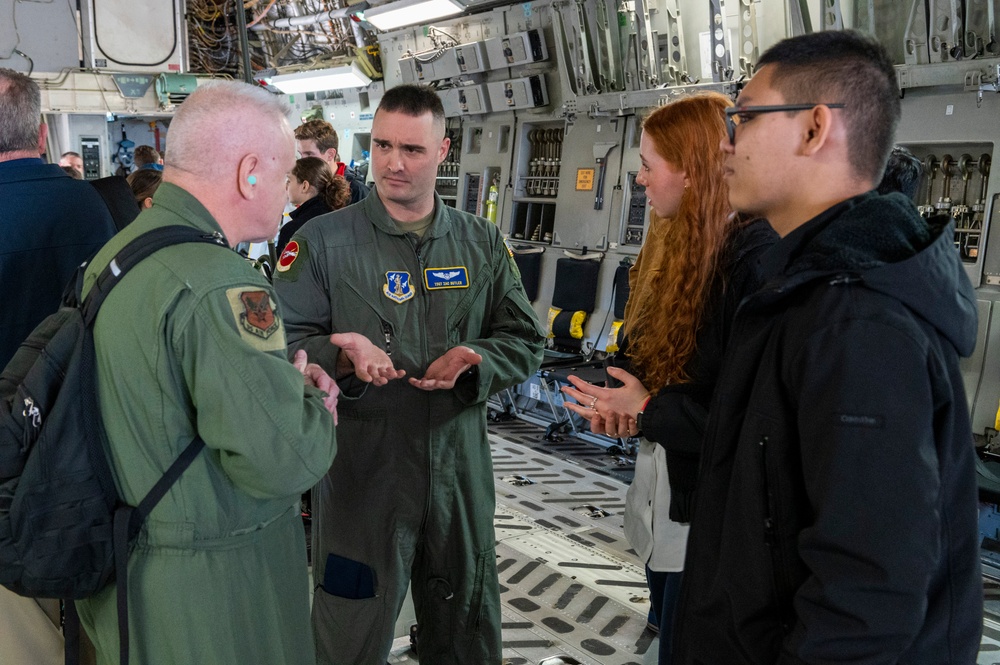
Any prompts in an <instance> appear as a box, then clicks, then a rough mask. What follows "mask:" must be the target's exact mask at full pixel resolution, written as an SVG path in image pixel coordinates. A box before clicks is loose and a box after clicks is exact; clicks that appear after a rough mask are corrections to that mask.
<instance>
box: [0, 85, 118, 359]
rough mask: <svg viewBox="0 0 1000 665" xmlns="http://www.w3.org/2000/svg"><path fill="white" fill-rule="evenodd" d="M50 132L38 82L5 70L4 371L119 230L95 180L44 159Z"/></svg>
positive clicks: (0, 171)
mask: <svg viewBox="0 0 1000 665" xmlns="http://www.w3.org/2000/svg"><path fill="white" fill-rule="evenodd" d="M47 134H48V128H47V127H46V125H45V124H43V123H42V113H41V92H40V91H39V88H38V84H37V83H35V82H34V81H32V80H31V79H30V78H28V77H27V76H25V75H24V74H21V73H18V72H15V71H13V70H10V69H0V201H3V205H2V207H0V229H2V232H0V284H3V287H4V293H5V294H6V297H5V298H4V304H3V316H0V368H3V367H4V366H5V365H6V364H7V362H8V361H9V360H10V359H11V357H12V356H13V355H14V351H16V350H17V347H18V345H19V344H20V343H21V342H23V341H24V339H25V338H26V337H27V336H28V334H29V333H30V332H31V331H32V330H33V329H34V327H35V326H36V325H38V324H39V323H40V322H41V321H42V319H44V318H45V317H46V316H48V315H49V314H52V313H53V312H55V311H56V310H57V309H59V302H60V297H61V296H62V292H63V289H64V288H65V286H66V284H67V283H68V282H69V280H70V278H71V277H72V276H73V273H74V271H75V270H76V268H77V266H79V265H80V263H82V262H83V261H84V260H85V259H87V258H89V257H90V256H91V255H92V254H93V253H94V252H96V251H97V250H98V249H99V248H100V247H101V246H102V245H103V244H104V243H105V242H107V240H108V239H109V238H110V237H111V236H112V235H114V226H113V224H112V221H111V213H109V212H108V208H107V206H105V205H104V201H102V200H101V197H100V196H99V195H98V194H97V192H96V191H95V190H94V188H93V187H91V186H90V183H87V182H83V181H80V180H75V179H73V178H71V177H69V176H68V175H66V173H65V172H64V171H63V170H62V169H61V168H60V167H59V166H57V165H55V164H45V163H44V162H43V161H42V160H41V159H40V158H39V155H40V154H41V153H42V152H44V151H45V139H46V136H47Z"/></svg>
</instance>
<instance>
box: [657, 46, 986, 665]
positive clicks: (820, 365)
mask: <svg viewBox="0 0 1000 665" xmlns="http://www.w3.org/2000/svg"><path fill="white" fill-rule="evenodd" d="M899 116H900V104H899V93H898V90H897V88H896V83H895V73H894V70H893V67H892V63H891V61H890V60H889V58H888V56H887V54H886V53H885V51H884V49H883V48H882V47H881V46H879V45H878V44H877V43H876V42H874V41H873V40H871V39H869V38H867V37H864V36H862V35H860V34H858V33H854V32H849V31H839V32H823V33H817V34H811V35H805V36H802V37H795V38H792V39H787V40H784V41H782V42H780V43H779V44H777V45H775V46H774V47H772V48H771V49H770V50H769V51H767V52H766V53H765V54H764V55H763V56H762V57H761V59H760V62H759V68H758V73H757V74H756V75H755V76H754V78H753V79H752V80H751V81H750V82H749V83H748V84H747V86H746V87H745V88H744V89H743V91H742V92H741V94H740V96H739V99H738V100H737V104H736V107H735V108H733V109H730V113H729V121H730V122H729V136H728V138H727V139H724V140H723V145H722V149H723V150H724V151H725V153H726V155H727V158H726V166H725V168H726V180H727V183H728V185H729V197H730V202H731V204H732V205H733V207H734V208H735V209H736V210H739V211H741V212H745V213H749V214H753V215H759V216H762V217H766V218H767V219H768V220H769V221H770V222H771V224H772V225H773V226H774V228H775V230H776V231H777V232H778V233H779V235H781V236H782V239H781V240H780V241H779V242H778V243H777V244H776V245H774V247H772V248H771V249H770V250H769V251H768V252H767V253H766V254H764V255H763V257H762V259H761V269H762V271H763V277H764V280H765V286H764V287H763V289H762V290H761V291H759V292H758V293H756V294H754V295H752V296H750V297H749V298H747V299H746V300H744V301H743V303H742V305H741V308H740V310H739V312H738V313H737V315H736V319H735V320H734V322H733V332H732V335H731V339H732V340H733V343H732V344H731V345H730V348H729V349H728V350H727V353H726V357H725V361H724V363H723V369H722V374H721V376H720V378H719V384H718V389H717V390H716V393H715V401H714V402H713V405H712V409H711V412H710V420H709V423H708V427H707V434H706V438H705V444H704V445H705V449H704V451H703V452H702V456H701V470H700V477H699V481H698V494H697V497H696V500H695V509H694V515H693V519H692V526H691V532H690V539H689V543H688V551H687V567H686V569H685V572H684V582H683V587H682V590H681V600H680V605H679V607H678V610H677V615H678V623H677V627H676V629H675V647H674V649H675V650H674V658H673V662H674V663H675V664H677V663H680V664H684V665H718V664H722V663H725V664H726V665H743V664H749V663H755V664H756V663H768V664H774V663H779V664H787V665H791V664H803V663H834V662H836V663H855V664H857V663H865V664H875V663H886V664H888V663H907V664H908V665H913V664H925V663H926V664H928V665H930V664H935V665H936V664H940V663H973V662H975V660H976V652H977V650H978V647H979V640H980V632H981V629H982V583H981V578H980V570H979V560H978V536H977V491H976V480H975V471H974V451H973V442H972V433H971V429H970V424H969V415H968V408H967V406H966V400H965V395H964V391H963V383H962V376H961V374H960V372H959V365H958V363H959V356H967V355H969V354H970V353H971V352H972V350H973V348H974V346H975V342H976V305H975V295H974V292H973V290H972V288H971V286H970V284H969V281H968V279H967V278H966V276H965V272H964V270H963V268H962V265H961V262H960V261H959V259H958V257H957V256H956V254H955V249H954V247H953V237H954V229H953V227H952V226H951V225H950V224H949V223H948V220H947V219H931V220H925V219H923V218H921V217H920V216H919V215H918V214H917V211H916V209H915V208H914V206H913V203H912V202H911V201H909V200H908V199H907V198H906V197H904V196H903V195H901V194H889V195H885V196H880V195H878V194H877V193H876V192H874V191H872V190H873V189H874V188H875V186H876V185H877V184H878V183H879V180H880V179H881V176H882V173H883V170H884V168H885V163H886V159H887V157H888V155H889V152H890V150H891V148H892V143H893V135H894V133H895V128H896V124H897V122H898V119H899Z"/></svg>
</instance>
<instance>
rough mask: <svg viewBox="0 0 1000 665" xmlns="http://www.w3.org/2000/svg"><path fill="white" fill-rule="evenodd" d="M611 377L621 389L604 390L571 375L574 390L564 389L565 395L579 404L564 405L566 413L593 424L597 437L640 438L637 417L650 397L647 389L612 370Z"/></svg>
mask: <svg viewBox="0 0 1000 665" xmlns="http://www.w3.org/2000/svg"><path fill="white" fill-rule="evenodd" d="M608 375H610V376H611V377H612V378H614V379H618V380H619V381H621V382H622V386H621V387H620V388H602V387H601V386H595V385H594V384H592V383H587V382H586V381H583V380H582V379H580V378H579V377H577V376H574V375H570V377H569V381H570V383H572V384H573V386H572V387H570V386H564V387H563V388H562V392H563V393H564V394H565V395H567V396H568V397H571V398H573V399H575V400H576V401H577V404H573V403H572V402H565V406H566V408H567V409H569V410H570V411H572V412H573V413H575V414H577V415H579V416H581V417H582V418H583V419H584V420H587V421H589V422H590V430H591V431H592V432H594V433H595V434H605V435H607V436H611V437H620V438H624V437H627V436H635V435H636V434H638V428H637V426H636V422H635V416H636V414H637V413H639V410H640V409H641V408H642V407H643V405H644V404H645V402H646V398H648V397H649V391H648V390H646V388H645V386H643V385H642V383H641V382H640V381H639V379H637V378H635V377H634V376H632V375H631V374H629V373H628V372H626V371H625V370H623V369H619V368H618V367H609V368H608Z"/></svg>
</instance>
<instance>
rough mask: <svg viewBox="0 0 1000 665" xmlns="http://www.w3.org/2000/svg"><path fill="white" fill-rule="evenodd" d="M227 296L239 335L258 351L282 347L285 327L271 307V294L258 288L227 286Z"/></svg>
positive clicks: (274, 349)
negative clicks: (231, 287)
mask: <svg viewBox="0 0 1000 665" xmlns="http://www.w3.org/2000/svg"><path fill="white" fill-rule="evenodd" d="M226 298H227V299H228V300H229V306H230V307H231V308H232V310H233V315H234V316H235V317H236V328H237V330H239V332H240V337H241V338H242V339H243V341H245V342H247V343H248V344H250V346H252V347H254V348H255V349H258V350H260V351H282V350H284V348H285V330H284V327H283V326H282V325H281V319H279V318H278V315H277V313H276V312H275V311H274V304H273V303H272V302H271V294H270V293H268V292H267V291H264V290H260V289H256V290H254V289H242V288H235V289H228V290H227V291H226Z"/></svg>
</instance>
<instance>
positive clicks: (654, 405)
mask: <svg viewBox="0 0 1000 665" xmlns="http://www.w3.org/2000/svg"><path fill="white" fill-rule="evenodd" d="M777 239H778V234H777V233H775V232H774V230H773V229H772V228H771V226H770V224H768V223H767V221H765V220H762V219H759V220H756V221H753V222H750V223H749V224H747V225H746V226H744V227H742V228H740V229H737V230H736V231H734V232H733V234H732V236H731V237H730V239H729V241H728V243H727V244H726V247H725V248H724V249H723V251H722V254H721V256H720V257H719V261H718V268H717V270H716V274H715V277H714V279H713V281H712V284H711V285H710V286H709V293H708V297H707V300H706V303H705V309H704V311H703V313H702V317H701V324H700V326H699V327H698V334H697V338H696V340H695V352H694V355H692V356H691V358H689V359H688V361H687V363H686V364H685V365H684V371H685V372H686V373H687V375H688V377H689V380H688V381H686V382H685V383H678V384H672V385H668V386H666V387H664V388H663V389H662V390H661V391H660V392H659V393H657V394H656V395H655V396H653V398H652V399H650V400H649V403H648V404H647V405H646V409H645V410H644V411H643V414H642V429H643V432H642V434H643V436H645V437H646V438H647V439H649V440H650V441H653V442H655V443H659V444H660V445H662V446H663V447H664V449H665V452H666V457H667V478H668V480H669V481H670V519H671V520H673V521H674V522H681V523H686V522H690V521H691V506H692V504H693V499H694V489H695V485H696V482H697V478H698V459H699V457H700V454H701V447H702V439H703V438H704V436H705V425H706V423H707V421H708V407H709V405H710V404H711V401H712V393H713V392H714V390H715V383H716V380H717V379H718V376H719V369H720V366H721V364H722V353H723V351H724V350H725V348H726V344H727V343H728V341H729V334H730V330H731V328H732V321H733V317H734V316H735V315H736V309H737V307H739V304H740V302H741V301H742V300H743V298H745V297H746V296H748V295H750V294H751V293H753V292H754V291H756V290H757V289H758V288H759V287H760V285H761V281H760V277H759V275H758V273H757V259H758V257H759V256H760V255H761V253H763V252H764V251H765V250H767V248H768V247H770V246H771V245H773V244H774V242H775V241H776V240H777ZM614 363H615V364H616V365H618V366H620V367H622V368H623V369H625V370H627V371H631V368H630V362H629V360H628V338H627V337H626V338H625V340H624V341H623V342H622V346H621V350H620V351H619V353H618V354H617V355H616V356H615V361H614Z"/></svg>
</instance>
